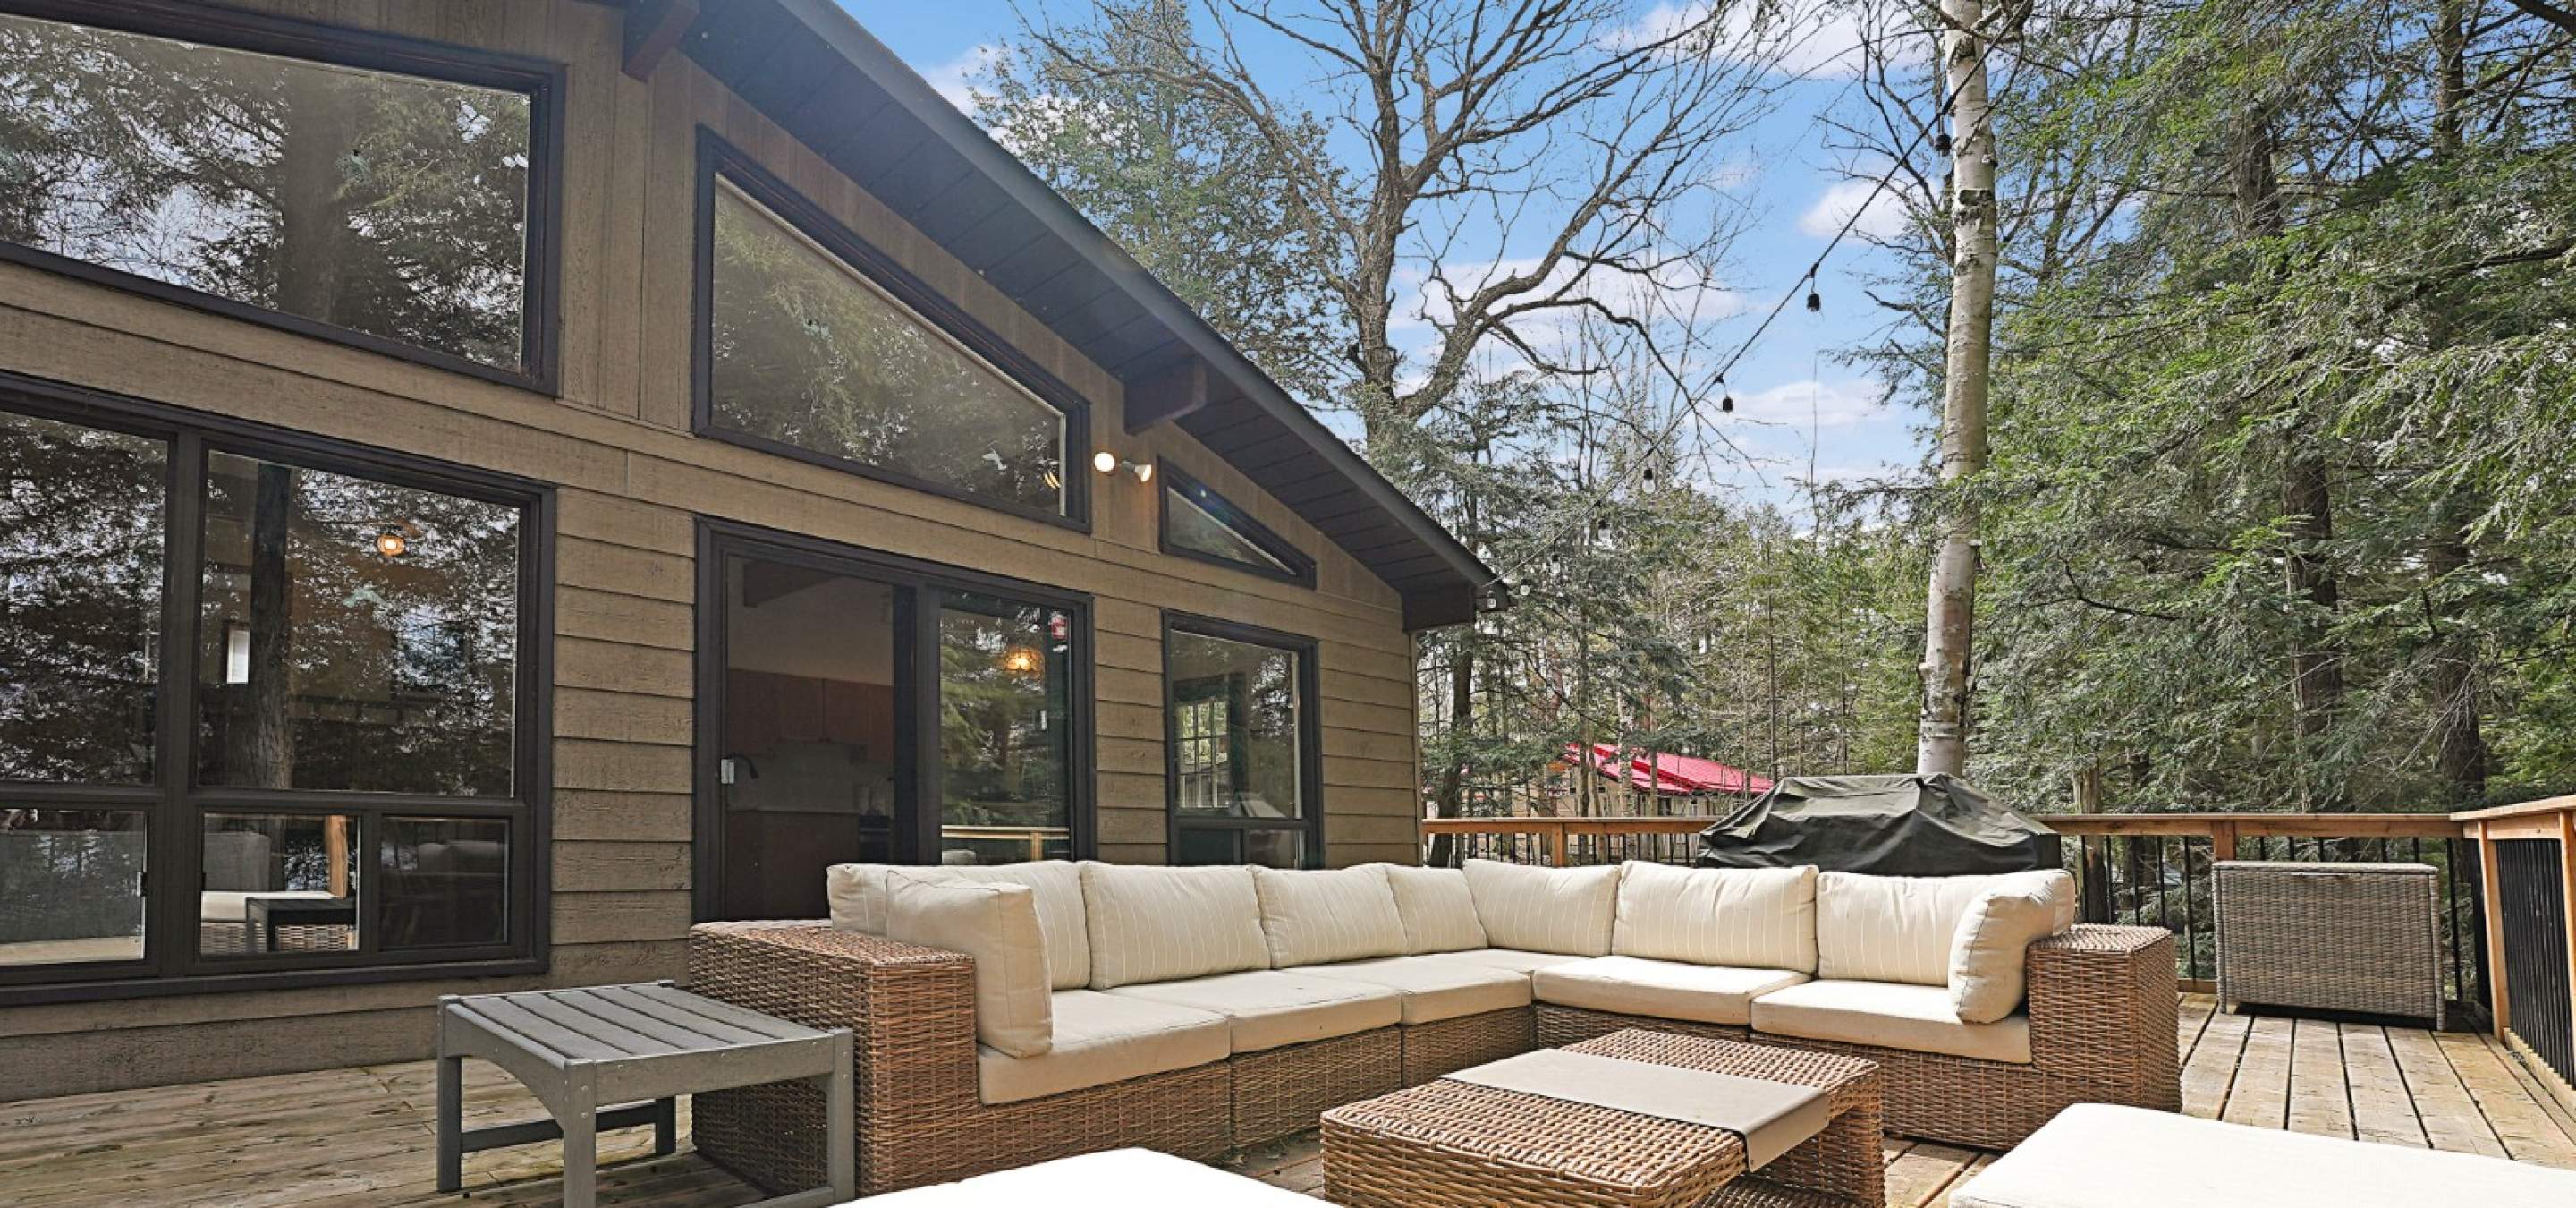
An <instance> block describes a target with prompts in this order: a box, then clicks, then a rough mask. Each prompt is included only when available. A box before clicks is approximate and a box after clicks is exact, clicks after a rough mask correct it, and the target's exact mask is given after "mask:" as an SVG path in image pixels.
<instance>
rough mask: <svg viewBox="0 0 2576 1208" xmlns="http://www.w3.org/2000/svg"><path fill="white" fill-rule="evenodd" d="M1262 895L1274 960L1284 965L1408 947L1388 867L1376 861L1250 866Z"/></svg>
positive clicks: (1358, 956) (1254, 884) (1351, 957)
mask: <svg viewBox="0 0 2576 1208" xmlns="http://www.w3.org/2000/svg"><path fill="white" fill-rule="evenodd" d="M1252 887H1253V889H1254V890H1255V891H1256V892H1258V893H1259V894H1260V897H1261V932H1262V935H1263V937H1264V938H1266V939H1267V940H1268V941H1269V945H1270V964H1271V967H1273V968H1278V969H1286V968H1291V967H1293V966H1297V965H1321V964H1327V963H1330V962H1332V961H1359V960H1367V959H1369V958H1370V957H1374V956H1396V955H1400V954H1401V953H1403V951H1404V919H1403V917H1402V916H1401V915H1399V914H1398V913H1396V908H1395V891H1394V890H1393V889H1391V888H1389V887H1388V886H1387V883H1386V870H1385V869H1384V868H1383V867H1380V866H1378V865H1374V864H1366V865H1362V866H1360V867H1358V868H1344V869H1337V870H1335V871H1332V872H1309V871H1282V870H1280V869H1276V868H1255V869H1253V870H1252Z"/></svg>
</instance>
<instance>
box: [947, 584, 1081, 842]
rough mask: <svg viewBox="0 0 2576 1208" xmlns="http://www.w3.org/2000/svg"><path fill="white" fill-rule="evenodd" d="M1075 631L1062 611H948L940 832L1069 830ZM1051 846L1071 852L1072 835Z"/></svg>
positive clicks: (985, 603)
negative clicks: (980, 828)
mask: <svg viewBox="0 0 2576 1208" xmlns="http://www.w3.org/2000/svg"><path fill="white" fill-rule="evenodd" d="M1069 625H1070V619H1069V618H1068V617H1066V615H1065V614H1064V613H1062V612H1057V611H1053V610H1049V609H1043V608H1038V607H1035V606H1029V605H1015V604H1009V603H1005V602H1003V601H999V600H990V599H986V598H982V597H975V598H972V599H971V600H968V601H964V602H963V606H962V607H952V608H948V609H945V610H943V611H942V612H941V614H940V619H939V631H940V643H939V664H940V686H939V709H940V727H939V743H940V758H941V763H942V764H943V767H942V771H941V777H940V786H941V796H942V797H943V799H944V800H943V801H942V802H941V815H940V821H941V823H942V824H943V825H945V826H950V827H977V826H1008V827H1044V828H1049V829H1063V828H1067V827H1069V826H1070V820H1071V817H1072V812H1071V805H1070V802H1069V799H1068V796H1067V792H1066V789H1067V769H1066V754H1067V749H1068V748H1067V743H1066V734H1067V726H1068V719H1067V715H1066V708H1067V705H1068V703H1069V700H1070V692H1069V677H1070V671H1071V657H1070V651H1071V644H1070V643H1071V633H1070V629H1069ZM1059 633H1061V634H1062V636H1059ZM997 842H999V843H1000V845H1001V847H1007V846H1009V844H1008V842H1007V841H997ZM1049 844H1050V846H1049V848H1048V854H1050V855H1061V854H1065V853H1066V851H1068V850H1069V848H1070V834H1069V832H1068V833H1067V835H1066V836H1065V838H1064V839H1063V840H1062V841H1061V842H1060V843H1059V842H1058V841H1055V840H1049ZM1022 850H1023V851H1024V850H1025V849H1022ZM998 851H999V848H997V852H998ZM1015 858H1016V857H1015Z"/></svg>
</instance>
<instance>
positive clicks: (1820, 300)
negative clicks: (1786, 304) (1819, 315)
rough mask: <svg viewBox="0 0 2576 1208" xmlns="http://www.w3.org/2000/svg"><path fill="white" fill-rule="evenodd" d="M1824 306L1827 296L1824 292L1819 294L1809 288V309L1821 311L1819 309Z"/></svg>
mask: <svg viewBox="0 0 2576 1208" xmlns="http://www.w3.org/2000/svg"><path fill="white" fill-rule="evenodd" d="M1824 308H1825V297H1824V295H1823V294H1819V293H1817V292H1816V291H1815V290H1812V289H1810V290H1808V291H1807V309H1808V310H1810V311H1819V310H1823V309H1824Z"/></svg>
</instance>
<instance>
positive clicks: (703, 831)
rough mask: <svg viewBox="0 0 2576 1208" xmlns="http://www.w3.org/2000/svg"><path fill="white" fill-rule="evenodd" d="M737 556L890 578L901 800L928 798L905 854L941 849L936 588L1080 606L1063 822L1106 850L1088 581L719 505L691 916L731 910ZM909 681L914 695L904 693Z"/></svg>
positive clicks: (703, 628)
mask: <svg viewBox="0 0 2576 1208" xmlns="http://www.w3.org/2000/svg"><path fill="white" fill-rule="evenodd" d="M735 557H749V558H758V559H761V560H764V561H772V562H784V563H788V564H791V565H796V566H804V567H809V568H812V569H814V570H819V571H824V572H827V573H831V574H839V575H848V576H852V577H856V578H861V579H868V580H872V581H875V582H880V583H884V584H886V585H888V586H891V587H893V588H895V589H896V597H895V618H894V624H895V626H896V627H897V630H898V636H897V637H896V640H895V648H894V659H895V667H896V671H895V676H896V683H897V695H898V699H897V701H896V711H895V744H896V745H897V746H898V747H899V748H901V749H902V751H903V753H904V755H905V756H906V758H905V759H904V760H903V761H902V762H900V763H898V764H897V766H896V769H895V798H896V808H897V809H898V810H900V809H902V808H903V805H904V803H905V802H918V803H924V804H926V805H927V806H928V808H922V809H917V810H916V811H915V817H914V818H913V820H912V821H913V827H912V829H911V830H909V831H906V830H905V829H903V828H902V827H901V826H898V827H897V828H896V829H895V834H894V839H895V859H896V860H897V861H898V862H905V861H909V862H928V861H930V860H935V859H936V855H937V852H938V851H939V849H940V844H941V835H940V825H939V821H940V819H939V813H940V811H939V809H938V804H939V800H940V791H939V789H940V785H939V780H940V777H941V775H942V774H943V768H942V765H941V754H940V749H939V729H938V727H937V726H935V725H929V726H925V725H923V724H921V719H922V718H924V717H933V718H935V717H937V716H938V715H939V677H938V676H937V675H936V674H935V673H934V674H930V675H923V674H920V673H919V668H917V667H914V666H912V661H913V660H915V659H917V658H919V657H920V655H921V653H922V652H924V651H928V652H930V654H931V656H932V657H933V658H936V652H937V651H938V648H939V613H940V598H941V597H942V596H944V595H950V594H956V593H967V594H974V595H985V596H993V597H998V598H1000V599H1003V600H1008V601H1012V602H1015V603H1027V604H1038V605H1043V606H1045V607H1048V608H1056V609H1062V610H1063V611H1064V612H1065V613H1066V614H1067V615H1068V616H1070V617H1071V618H1072V630H1071V640H1072V642H1073V646H1074V657H1073V658H1072V659H1071V660H1070V664H1069V666H1068V668H1067V670H1068V677H1067V683H1066V695H1067V697H1068V702H1067V703H1068V704H1069V706H1070V707H1071V710H1072V714H1073V715H1072V716H1071V717H1070V718H1069V719H1068V723H1069V728H1068V731H1067V733H1066V736H1065V764H1066V767H1065V797H1066V801H1065V814H1066V818H1065V826H1066V829H1068V830H1070V831H1071V832H1072V835H1071V837H1070V843H1071V847H1072V849H1073V851H1072V858H1074V859H1076V860H1089V859H1093V858H1094V857H1095V855H1096V854H1097V852H1098V851H1099V842H1100V828H1099V808H1100V792H1099V771H1100V761H1099V759H1098V757H1097V750H1098V745H1099V731H1098V728H1097V727H1098V718H1099V705H1098V689H1097V687H1096V684H1097V680H1096V678H1095V677H1096V667H1097V659H1098V657H1099V652H1098V649H1097V646H1096V644H1095V643H1094V641H1093V638H1094V627H1093V624H1092V618H1093V613H1094V609H1095V601H1094V599H1093V597H1092V595H1091V593H1089V592H1083V591H1075V590H1073V589H1071V588H1065V587H1056V586H1053V585H1051V584H1045V583H1035V582H1031V581H1028V580H1025V579H1013V578H1010V577H1008V576H1004V575H996V574H990V573H987V572H984V571H977V570H968V569H966V568H963V567H957V566H950V565H947V564H946V563H940V562H932V561H928V560H926V559H921V558H912V557H906V556H904V555H902V554H894V553H888V552H885V551H883V550H874V549H869V548H867V547H865V546H857V545H849V544H845V543H843V542H838V541H833V540H830V539H828V538H824V537H816V536H811V535H808V534H804V533H794V532H788V531H786V530H783V529H773V528H767V527H763V526H761V525H755V524H745V523H743V522H741V521H735V520H718V519H716V518H714V517H711V516H700V517H698V518H697V575H696V580H697V596H696V599H697V608H696V611H697V619H696V623H695V633H696V638H697V641H696V645H697V653H696V656H695V663H696V666H695V671H694V675H695V680H696V696H695V699H696V701H697V707H696V716H695V718H694V720H693V722H692V726H691V734H692V744H693V745H692V749H691V751H690V768H691V771H690V783H691V786H692V787H691V795H692V797H693V798H694V800H693V803H692V805H691V808H690V836H691V852H690V860H691V876H690V885H691V886H692V889H691V891H690V895H689V898H690V902H689V909H690V917H691V918H692V919H693V920H695V921H698V922H708V921H711V920H714V919H716V918H718V917H719V916H720V915H721V914H722V913H723V896H722V895H723V886H722V877H723V875H724V866H725V864H724V859H725V853H724V823H725V819H724V814H723V809H722V807H721V805H720V803H719V801H718V793H717V791H716V790H717V787H718V786H717V783H716V776H717V768H716V763H717V761H718V760H719V759H720V758H722V757H723V755H724V753H725V750H726V742H725V734H724V722H725V703H724V702H725V692H726V687H725V680H726V671H727V669H728V667H729V665H730V663H731V653H730V651H729V650H728V649H727V641H728V639H727V636H726V632H725V630H726V625H725V621H726V618H725V609H724V607H723V603H724V600H725V564H726V561H727V560H728V559H731V558H735ZM907 691H908V692H909V699H905V698H904V694H905V693H906V692H907Z"/></svg>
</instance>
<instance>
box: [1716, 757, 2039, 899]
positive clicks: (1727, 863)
mask: <svg viewBox="0 0 2576 1208" xmlns="http://www.w3.org/2000/svg"><path fill="white" fill-rule="evenodd" d="M1699 848H1700V851H1699V865H1700V867H1702V868H1788V867H1793V866H1796V865H1800V864H1813V865H1815V866H1816V867H1818V868H1821V869H1824V870H1826V871H1828V872H1870V873H1879V874H1882V875H1886V876H1909V877H1936V876H1957V875H1961V874H1966V873H1989V872H2019V871H2021V870H2024V869H2030V868H2056V867H2058V862H2057V860H2058V856H2057V834H2056V832H2054V831H2051V830H2049V829H2048V828H2047V827H2044V826H2041V825H2040V824H2038V823H2037V822H2033V821H2031V820H2030V819H2028V818H2025V817H2023V816H2021V815H2020V814H2016V813H2014V812H2013V811H2011V810H2008V809H2005V808H2004V807H2002V806H2000V805H1997V804H1995V802H1994V800H1993V799H1992V798H1990V797H1988V796H1986V795H1985V794H1984V793H1980V792H1978V791H1977V790H1976V789H1975V788H1972V787H1970V786H1968V785H1966V784H1962V783H1960V782H1959V781H1956V780H1953V779H1951V778H1949V777H1947V776H1792V777H1790V778H1788V779H1786V780H1783V781H1781V782H1780V783H1779V784H1777V785H1774V786H1773V787H1772V789H1771V791H1770V792H1767V793H1764V794H1762V795H1761V796H1759V797H1756V798H1754V799H1753V800H1752V801H1751V802H1750V803H1748V804H1747V805H1745V807H1744V808H1742V809H1740V810H1737V811H1735V812H1734V813H1733V814H1730V815H1728V816H1727V817H1726V818H1724V819H1723V820H1721V821H1719V822H1718V823H1717V824H1716V825H1714V826H1711V827H1709V828H1708V829H1707V830H1704V831H1701V832H1700V833H1699Z"/></svg>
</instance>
